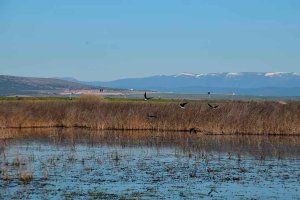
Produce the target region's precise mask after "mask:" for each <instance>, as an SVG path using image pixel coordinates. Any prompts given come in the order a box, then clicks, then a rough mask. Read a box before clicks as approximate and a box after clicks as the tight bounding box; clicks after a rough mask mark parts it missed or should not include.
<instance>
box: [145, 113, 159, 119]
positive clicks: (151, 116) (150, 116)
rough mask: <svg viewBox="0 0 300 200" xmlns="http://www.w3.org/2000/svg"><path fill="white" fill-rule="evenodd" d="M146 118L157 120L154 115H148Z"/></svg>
mask: <svg viewBox="0 0 300 200" xmlns="http://www.w3.org/2000/svg"><path fill="white" fill-rule="evenodd" d="M147 117H148V118H149V119H156V118H157V116H156V115H151V114H148V115H147Z"/></svg>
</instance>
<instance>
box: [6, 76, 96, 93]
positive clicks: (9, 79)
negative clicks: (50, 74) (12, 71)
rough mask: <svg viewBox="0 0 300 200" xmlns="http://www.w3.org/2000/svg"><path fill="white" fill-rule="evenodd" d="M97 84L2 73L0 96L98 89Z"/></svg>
mask: <svg viewBox="0 0 300 200" xmlns="http://www.w3.org/2000/svg"><path fill="white" fill-rule="evenodd" d="M97 88H98V87H97V86H90V85H86V84H81V83H76V82H70V81H65V80H61V79H55V78H32V77H17V76H6V75H0V96H10V95H50V96H52V95H57V94H56V93H58V92H61V91H63V90H67V89H72V90H88V89H97Z"/></svg>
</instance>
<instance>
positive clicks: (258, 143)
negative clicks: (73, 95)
mask: <svg viewBox="0 0 300 200" xmlns="http://www.w3.org/2000/svg"><path fill="white" fill-rule="evenodd" d="M0 135H1V137H0V138H1V139H0V145H1V146H0V169H1V179H0V199H127V198H128V199H200V198H213V199H251V198H253V199H270V198H271V199H300V196H299V194H300V191H299V190H300V168H299V166H300V138H299V137H266V136H211V135H189V134H186V133H174V132H173V133H157V132H111V131H106V132H95V131H90V130H76V129H68V130H64V129H55V130H53V129H48V130H25V131H24V130H23V131H20V130H13V131H7V130H6V131H0ZM24 174H28V175H32V179H31V180H27V181H22V180H20V177H21V176H22V175H24Z"/></svg>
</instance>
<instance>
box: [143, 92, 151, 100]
mask: <svg viewBox="0 0 300 200" xmlns="http://www.w3.org/2000/svg"><path fill="white" fill-rule="evenodd" d="M144 99H145V101H147V100H150V99H153V97H147V93H146V92H145V94H144Z"/></svg>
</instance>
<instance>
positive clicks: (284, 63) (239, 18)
mask: <svg viewBox="0 0 300 200" xmlns="http://www.w3.org/2000/svg"><path fill="white" fill-rule="evenodd" d="M299 52H300V1H299V0H248V1H246V0H245V1H242V0H51V1H42V0H26V1H25V0H0V74H9V75H19V76H40V77H75V78H78V79H81V80H113V79H118V78H125V77H144V76H150V75H157V74H177V73H180V72H194V73H207V72H232V71H234V72H243V71H286V72H297V73H299V72H300V56H299Z"/></svg>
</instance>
